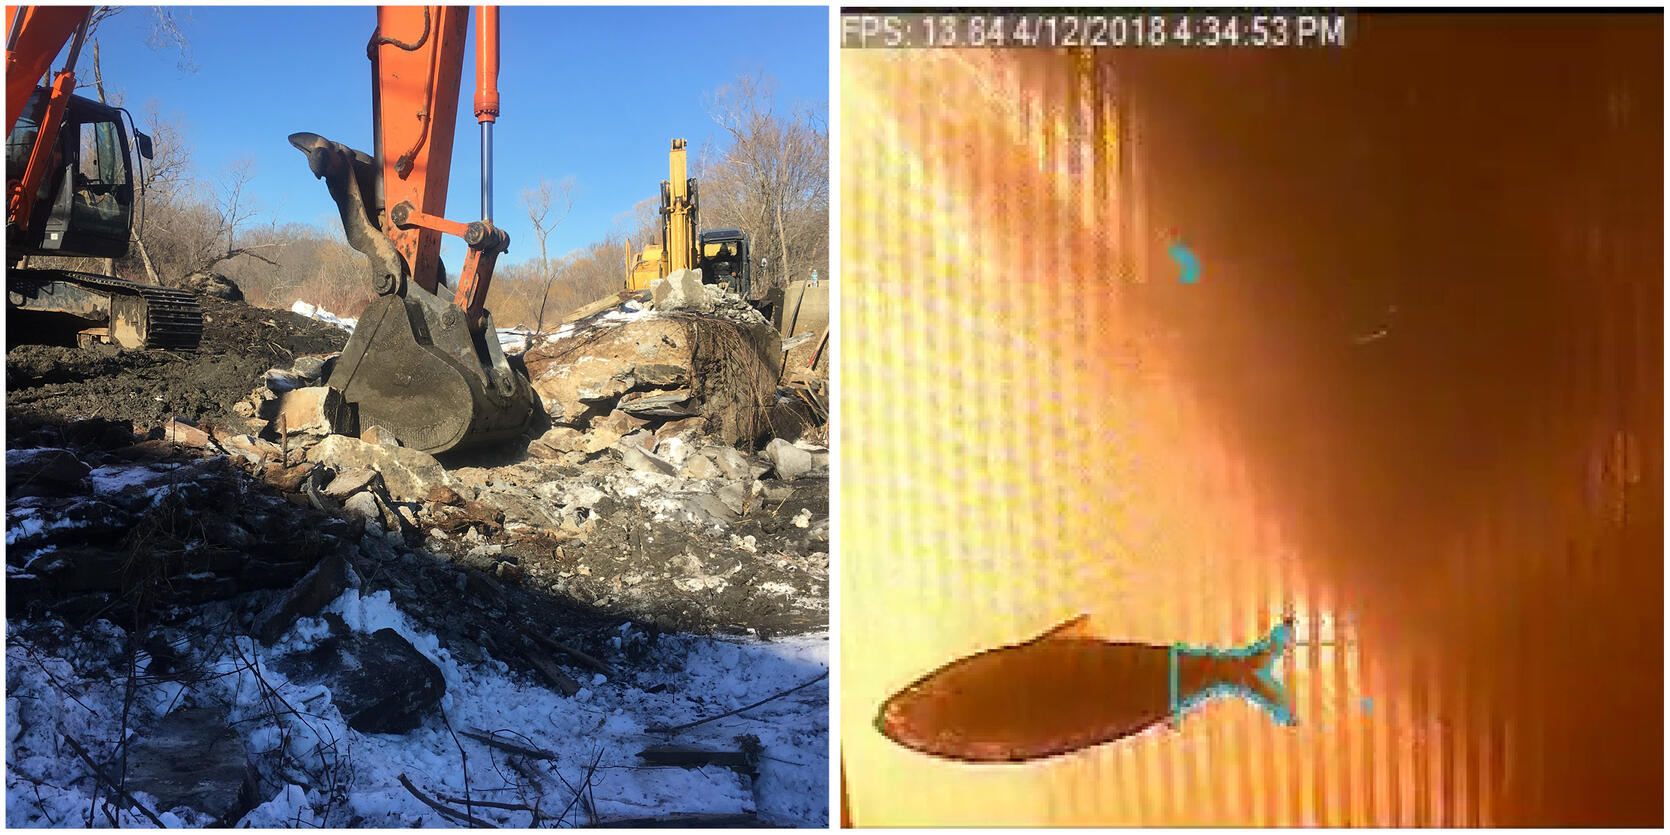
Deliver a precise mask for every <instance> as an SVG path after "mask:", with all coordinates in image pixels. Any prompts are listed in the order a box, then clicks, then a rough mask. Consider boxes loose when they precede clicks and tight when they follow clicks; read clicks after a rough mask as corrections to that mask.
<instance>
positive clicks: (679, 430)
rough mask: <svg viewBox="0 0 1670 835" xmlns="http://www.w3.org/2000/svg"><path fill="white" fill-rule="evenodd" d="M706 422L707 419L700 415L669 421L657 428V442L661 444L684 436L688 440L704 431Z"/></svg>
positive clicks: (657, 444)
mask: <svg viewBox="0 0 1670 835" xmlns="http://www.w3.org/2000/svg"><path fill="white" fill-rule="evenodd" d="M706 423H707V419H706V418H703V417H700V416H698V417H687V418H684V419H683V420H670V421H667V422H666V423H664V424H662V425H661V428H660V429H657V430H655V444H656V446H660V445H661V444H664V443H666V442H667V441H668V440H670V439H672V438H683V439H684V440H685V441H687V442H688V441H690V440H692V439H694V438H695V437H696V436H697V435H700V434H701V433H702V427H703V425H704V424H706Z"/></svg>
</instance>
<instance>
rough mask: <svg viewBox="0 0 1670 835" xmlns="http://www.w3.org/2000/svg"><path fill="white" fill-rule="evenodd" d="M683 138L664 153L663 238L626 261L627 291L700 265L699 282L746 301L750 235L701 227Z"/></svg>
mask: <svg viewBox="0 0 1670 835" xmlns="http://www.w3.org/2000/svg"><path fill="white" fill-rule="evenodd" d="M685 154H686V150H685V141H684V140H682V139H674V140H673V147H672V150H671V151H670V152H668V155H667V168H668V175H669V176H668V178H667V179H666V180H663V181H662V182H661V241H660V242H659V243H652V244H648V245H646V246H645V247H644V249H643V251H642V252H640V253H638V254H637V255H636V257H634V256H633V254H632V253H631V251H630V249H629V250H628V252H627V262H626V289H627V290H630V291H637V290H642V289H644V288H646V287H648V286H649V284H650V282H652V281H654V280H656V279H658V278H666V277H667V276H669V275H672V274H673V273H676V272H678V271H679V270H688V269H699V270H701V271H702V283H704V284H718V285H720V286H722V287H724V288H726V289H727V290H730V291H731V292H733V293H735V294H737V295H738V296H741V297H742V298H744V299H747V298H748V297H749V295H750V292H751V290H752V289H753V288H752V277H753V268H752V266H751V262H750V258H749V248H748V233H746V232H744V231H742V230H741V229H706V230H701V231H697V230H698V227H699V226H700V216H701V201H700V199H699V196H698V194H699V193H698V190H697V188H696V180H695V178H694V177H690V176H689V175H688V170H689V169H688V167H687V161H686V157H685Z"/></svg>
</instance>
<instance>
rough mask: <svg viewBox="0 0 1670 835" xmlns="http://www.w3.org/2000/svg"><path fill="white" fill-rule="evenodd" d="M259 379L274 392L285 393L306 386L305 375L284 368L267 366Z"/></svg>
mask: <svg viewBox="0 0 1670 835" xmlns="http://www.w3.org/2000/svg"><path fill="white" fill-rule="evenodd" d="M261 379H262V382H264V383H265V384H266V386H267V390H268V391H270V392H273V393H274V394H286V393H288V392H292V391H295V390H296V389H299V388H306V387H307V386H308V381H307V378H306V377H303V376H302V375H300V374H297V373H296V372H294V371H291V370H289V369H286V368H269V369H267V373H266V375H265V376H263V377H262V378H261Z"/></svg>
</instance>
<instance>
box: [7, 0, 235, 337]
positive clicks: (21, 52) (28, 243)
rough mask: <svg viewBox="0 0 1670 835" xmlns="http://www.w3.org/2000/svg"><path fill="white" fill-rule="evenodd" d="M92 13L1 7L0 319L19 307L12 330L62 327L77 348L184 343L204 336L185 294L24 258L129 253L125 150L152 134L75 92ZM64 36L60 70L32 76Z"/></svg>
mask: <svg viewBox="0 0 1670 835" xmlns="http://www.w3.org/2000/svg"><path fill="white" fill-rule="evenodd" d="M91 13H92V9H90V8H87V7H85V6H80V7H77V6H37V7H29V6H25V7H21V8H19V7H15V6H8V7H6V32H7V37H6V123H7V126H8V127H7V138H6V254H7V261H6V266H7V269H6V300H7V310H8V318H14V317H12V316H11V314H12V313H16V314H17V316H16V317H15V318H14V321H13V322H12V324H13V327H12V331H13V337H14V339H15V338H16V336H17V333H18V332H19V331H30V332H32V333H36V335H43V332H44V331H46V330H50V329H56V328H59V327H61V328H62V329H63V330H64V332H65V335H66V336H70V335H73V336H74V338H75V340H76V342H77V343H79V344H82V345H84V346H86V345H90V344H93V343H114V344H116V345H118V346H120V347H122V348H173V349H184V350H191V349H194V348H196V347H197V344H198V341H199V340H200V339H201V337H202V335H203V312H202V309H201V308H200V307H199V306H198V304H197V298H196V297H195V296H193V295H192V294H190V293H188V292H185V291H183V290H171V289H168V288H164V287H156V286H152V285H146V284H135V283H133V282H129V281H123V280H121V279H116V278H111V277H107V276H103V275H98V274H95V273H89V272H81V271H77V270H68V269H40V268H33V269H29V268H24V267H22V266H21V265H22V264H23V259H24V258H26V257H32V256H48V257H55V258H72V259H85V258H120V257H122V256H125V255H127V253H128V243H129V241H130V239H131V237H132V230H133V207H134V188H135V186H134V184H135V180H136V177H135V176H134V172H135V167H134V164H133V163H134V158H133V156H134V154H133V152H134V151H137V152H138V156H139V157H140V158H141V159H149V158H150V156H151V140H150V137H147V136H145V135H144V134H142V133H140V132H139V131H137V130H135V131H133V132H132V133H131V134H130V133H129V131H128V129H127V126H128V125H132V124H133V117H132V116H131V115H129V114H128V112H127V111H126V110H123V109H121V108H116V107H109V106H106V105H104V104H101V103H100V102H96V101H93V100H91V99H86V98H83V97H81V96H77V95H74V91H75V71H74V70H75V62H76V58H77V57H78V56H79V55H80V54H81V45H82V43H83V42H84V41H85V40H86V38H87V26H88V22H89V17H90V15H91ZM66 43H67V44H69V47H70V48H69V52H68V58H67V60H66V64H65V67H64V69H62V70H60V71H59V72H58V73H57V74H56V75H54V76H53V78H52V81H51V83H50V84H49V85H46V86H38V85H39V84H40V82H41V80H42V79H43V78H44V77H45V76H46V74H47V72H48V70H50V69H51V64H52V60H53V58H55V57H57V55H58V53H59V52H61V51H63V49H64V45H65V44H66ZM123 117H126V118H127V125H124V124H123ZM130 137H131V138H132V140H133V142H132V143H130V142H129V139H130ZM135 146H137V147H135ZM24 317H31V318H30V320H29V321H27V322H25V321H23V320H24Z"/></svg>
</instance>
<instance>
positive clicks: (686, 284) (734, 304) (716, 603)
mask: <svg viewBox="0 0 1670 835" xmlns="http://www.w3.org/2000/svg"><path fill="white" fill-rule="evenodd" d="M689 278H690V277H688V276H687V277H683V278H681V280H680V281H678V282H675V283H674V284H670V285H667V286H665V287H664V288H662V290H661V291H660V295H659V298H660V300H661V305H660V307H658V308H642V307H637V306H635V305H634V304H630V303H629V304H626V305H622V306H621V307H618V308H616V309H612V310H608V311H604V312H602V313H599V314H597V315H594V316H592V317H589V318H588V319H584V320H581V321H579V322H575V323H573V324H572V325H570V326H565V327H564V328H563V329H562V330H561V331H559V332H558V333H556V334H553V335H551V336H549V337H545V338H532V339H530V341H531V342H533V345H532V346H531V347H530V348H529V350H528V352H527V354H526V355H525V356H524V358H523V359H524V361H525V362H526V364H527V367H528V369H529V372H530V374H531V375H532V376H533V378H534V381H535V386H536V389H537V390H538V391H539V393H540V395H541V398H542V400H543V401H544V403H545V405H546V407H547V409H548V410H549V411H550V412H551V417H550V421H549V423H548V424H544V425H540V426H538V427H536V428H534V429H533V430H531V431H530V432H529V433H528V435H527V436H526V437H525V438H524V439H523V443H521V444H513V445H511V446H512V448H511V449H508V450H498V451H493V452H489V453H479V454H476V455H474V456H473V457H470V456H460V455H453V456H450V457H448V458H447V460H445V461H443V460H439V459H437V458H436V457H435V456H432V455H429V454H427V453H423V452H420V451H418V450H415V449H410V448H408V447H405V446H402V445H401V444H400V441H399V439H398V438H397V437H395V436H394V435H393V434H392V433H390V432H389V431H388V430H386V429H384V428H382V427H378V426H370V427H354V426H352V425H351V424H352V420H351V419H350V416H349V410H348V409H347V407H346V404H344V403H343V401H342V397H341V394H340V392H338V391H337V390H335V389H333V388H331V387H330V386H329V385H328V384H327V381H328V379H329V375H330V371H331V368H332V366H333V364H334V362H335V361H336V357H337V355H336V354H319V355H303V356H300V357H298V358H296V359H295V360H294V361H293V362H290V363H289V364H288V365H287V366H286V367H281V368H273V369H269V370H267V371H265V372H264V373H261V374H260V375H259V376H258V377H257V378H256V379H252V380H251V382H252V383H254V384H255V387H254V388H253V390H252V391H251V392H250V394H249V396H248V397H246V398H244V399H243V400H242V401H241V402H239V403H238V405H237V406H236V407H233V408H232V409H231V411H232V412H234V413H235V417H234V419H231V420H224V421H223V420H220V419H218V418H217V419H215V420H201V419H188V418H186V417H181V416H176V417H171V418H168V419H165V420H163V421H161V422H160V423H159V424H158V425H155V426H150V427H138V428H137V431H136V427H134V426H133V425H132V424H131V423H128V422H126V421H120V420H107V419H102V418H97V419H90V420H77V421H71V422H69V423H67V424H66V425H63V426H46V427H39V428H35V429H32V430H30V431H27V432H21V433H20V432H13V433H11V435H10V437H9V438H8V443H9V444H10V447H9V448H8V450H7V453H6V455H7V467H6V471H7V472H6V479H7V488H8V496H7V521H8V530H7V546H8V547H7V587H8V592H9V594H8V595H7V600H6V603H7V613H8V617H9V618H10V619H13V620H18V619H26V620H28V621H31V622H34V621H40V622H50V621H54V620H56V621H61V622H63V623H67V624H70V625H72V626H77V625H85V624H89V623H94V622H101V619H102V620H108V621H109V623H111V624H121V625H123V627H122V628H124V629H126V628H127V626H126V625H127V624H136V623H139V624H145V625H144V626H142V627H137V628H136V631H135V632H134V635H135V638H134V640H136V641H137V640H140V639H142V638H144V636H145V635H146V634H150V636H151V637H150V638H148V639H146V640H148V641H149V643H148V644H147V649H146V652H145V654H144V656H143V657H144V658H146V659H147V665H148V666H147V667H146V669H147V671H148V672H147V675H149V676H152V677H162V678H165V677H166V675H167V674H168V670H169V669H171V667H172V665H174V664H175V663H176V660H175V659H172V658H171V653H170V650H169V648H168V647H169V637H168V636H170V635H171V634H173V633H171V632H170V629H172V627H171V626H170V624H171V623H172V622H173V621H172V620H171V619H176V618H179V617H181V615H180V613H181V612H184V611H187V610H191V609H198V610H201V609H202V607H221V608H223V609H224V611H225V612H226V617H227V623H228V624H229V625H230V627H231V628H232V630H233V633H234V634H236V635H239V636H247V637H241V638H239V640H246V641H247V640H253V641H257V642H259V643H260V644H261V645H263V646H264V647H267V648H269V649H275V648H277V647H279V646H281V645H284V644H285V643H286V642H292V641H294V640H295V635H296V634H297V633H298V632H299V631H302V630H303V627H301V626H298V624H301V623H303V622H304V621H306V622H308V623H313V624H317V623H318V618H320V617H323V618H324V620H325V621H328V622H330V633H329V635H328V636H325V637H323V638H322V640H318V641H317V642H315V643H314V644H313V646H312V647H311V648H310V649H309V650H307V651H306V652H305V653H301V654H297V655H293V656H284V657H281V658H279V659H278V660H275V662H274V664H273V667H274V672H275V673H277V674H280V675H282V676H283V678H284V679H285V680H288V681H290V682H292V684H294V685H295V686H298V687H313V688H324V689H325V690H328V691H329V698H330V703H331V704H334V705H335V707H336V709H337V710H339V711H340V712H341V714H342V717H343V719H344V720H345V721H346V723H347V724H348V726H349V727H351V728H353V729H355V730H358V731H361V732H365V733H374V734H402V733H406V732H409V731H410V730H411V729H413V728H416V727H419V725H420V724H422V723H423V722H424V721H425V717H426V716H432V715H433V714H434V712H435V705H436V704H437V703H438V702H439V701H440V700H441V699H442V698H443V697H445V696H446V692H447V687H448V685H447V682H446V680H445V679H444V678H443V677H442V675H441V672H440V670H439V669H437V668H436V667H435V665H434V664H433V663H431V662H430V661H429V660H428V659H427V658H425V656H424V653H422V652H419V651H418V650H417V649H415V648H414V647H413V645H412V644H411V643H410V642H409V641H408V640H407V639H405V638H403V637H401V636H400V635H399V634H397V633H396V632H394V631H393V630H390V629H380V630H370V629H366V630H363V631H361V630H360V629H359V627H358V626H356V627H354V628H351V629H350V628H347V627H346V626H345V625H344V624H342V623H341V620H340V618H337V617H336V615H334V614H332V613H331V611H329V609H330V607H331V605H332V603H333V602H334V601H337V600H339V599H343V598H344V596H345V595H346V594H347V592H348V591H349V590H353V591H354V592H355V594H357V595H360V596H361V597H369V596H372V595H384V596H387V598H388V599H389V600H390V601H391V603H392V605H394V606H397V607H398V608H399V609H400V610H401V611H402V612H405V613H407V614H408V615H409V616H410V617H411V618H412V619H413V621H414V623H415V625H416V626H417V627H418V628H420V629H422V630H423V631H424V632H425V633H427V634H432V635H433V636H435V637H434V640H435V641H436V642H437V643H438V645H439V646H440V647H443V648H445V650H446V651H447V653H449V657H453V658H457V659H459V660H460V661H461V662H471V663H499V664H503V665H508V666H509V667H511V668H514V669H517V670H520V671H523V672H526V673H527V674H528V675H530V676H532V677H534V678H537V679H539V680H541V681H549V682H551V684H552V686H553V687H554V688H555V690H556V691H557V692H559V693H561V694H564V695H566V696H569V697H572V698H577V699H584V698H586V696H585V695H584V694H585V693H586V692H587V691H586V690H585V689H583V688H582V687H580V686H579V685H578V684H576V682H577V681H594V680H593V671H591V670H589V669H578V668H577V665H576V662H575V661H574V657H573V656H571V655H568V654H565V653H562V652H557V653H554V654H553V653H552V652H551V651H550V646H552V645H553V642H552V639H550V638H549V637H546V636H550V635H560V636H563V641H565V642H567V644H572V645H573V646H576V647H579V648H580V650H579V651H582V652H583V653H585V654H588V655H589V656H594V657H597V658H612V659H613V662H614V663H616V664H625V663H630V662H631V661H632V660H633V658H635V657H641V656H642V655H643V654H644V653H646V652H648V651H649V650H648V647H649V646H653V644H654V640H655V635H657V634H659V633H660V632H662V631H678V632H692V633H731V634H741V635H755V636H758V637H762V638H771V637H774V636H777V635H783V634H799V633H805V632H816V631H818V630H822V629H827V624H828V592H829V589H828V582H829V580H828V573H829V504H828V484H827V480H828V472H829V454H828V449H827V447H825V446H823V445H822V444H821V443H819V441H821V440H822V439H823V437H824V436H825V435H826V433H827V427H826V426H822V427H820V426H818V425H816V423H815V421H814V422H812V423H811V425H810V428H811V429H812V431H811V432H805V431H799V432H797V433H795V434H793V436H792V437H783V436H781V435H777V434H775V433H774V427H775V426H776V425H777V423H778V422H779V421H778V420H777V418H776V417H775V416H774V415H776V414H778V413H780V412H781V409H782V407H783V404H784V401H785V400H788V401H791V402H801V401H802V400H803V399H804V397H805V395H804V394H801V393H795V392H792V391H790V390H787V389H784V388H781V387H780V386H779V372H780V371H781V359H782V341H781V339H780V337H779V336H778V335H777V334H776V332H775V331H773V330H772V329H771V327H770V326H769V325H768V324H766V323H765V322H764V320H763V319H762V318H760V317H759V315H758V314H757V313H755V312H754V311H753V310H752V309H751V308H748V307H747V306H746V305H745V304H743V303H741V302H740V300H738V299H736V298H735V297H734V296H728V294H724V293H722V292H717V291H714V290H713V289H712V288H710V287H705V286H703V285H700V284H699V281H698V282H694V283H693V282H691V281H690V280H689ZM652 295H654V294H652ZM227 399H228V400H230V399H231V398H227ZM813 414H814V416H815V412H813ZM343 431H355V432H357V435H352V436H351V435H346V434H340V433H341V432H343ZM438 601H445V605H437V602H438ZM333 618H336V620H334V621H333V620H332V619H333ZM625 620H630V621H631V622H632V623H635V624H637V625H638V626H639V628H640V629H641V630H644V631H645V634H647V635H648V636H649V637H648V638H647V639H634V642H629V643H623V642H622V641H621V639H620V635H621V634H622V633H621V632H620V631H619V630H618V629H617V628H616V626H615V624H618V623H619V622H621V621H625ZM605 622H607V623H608V625H607V626H599V625H598V624H600V623H605ZM306 628H307V629H316V630H317V629H319V627H317V626H316V625H315V626H310V627H306ZM565 628H568V630H569V631H565ZM645 641H647V644H646V643H644V642H645ZM555 645H556V646H565V645H566V644H555ZM431 651H432V650H431V649H426V650H425V652H431ZM199 660H200V659H199ZM177 661H178V663H179V664H186V663H188V662H189V661H190V659H178V660H177ZM579 666H583V665H579ZM565 668H566V669H567V672H564V669H565ZM576 676H577V677H578V678H575V677H576ZM594 684H595V682H594ZM182 686H183V687H184V688H185V689H184V691H183V692H185V693H186V694H187V695H186V696H185V698H186V703H187V705H188V707H187V708H185V709H181V710H177V711H175V712H174V713H171V714H169V716H168V718H167V719H166V720H164V721H163V722H162V723H161V724H156V725H154V726H150V727H144V728H140V729H139V731H140V732H139V734H138V735H137V736H136V739H142V740H143V744H140V745H136V746H135V748H134V752H133V754H132V758H133V759H134V761H135V765H134V769H135V771H134V775H135V776H134V778H133V779H136V780H143V781H145V782H144V783H143V785H145V786H146V787H147V788H146V789H145V791H146V792H147V793H148V796H149V797H151V798H154V800H155V802H156V803H157V804H159V806H158V809H159V811H161V810H166V809H170V808H174V807H175V806H181V807H189V808H192V809H196V810H199V811H202V812H203V813H205V814H207V815H208V816H209V817H211V818H213V819H214V820H216V821H220V822H222V825H225V824H229V823H231V822H234V821H236V820H237V819H238V817H239V816H241V815H243V814H244V813H245V812H246V811H247V810H248V809H249V808H250V802H251V797H250V795H249V791H248V783H249V775H250V773H251V772H250V769H251V766H250V762H251V757H252V756H254V757H256V758H257V759H261V761H262V762H263V763H266V764H265V765H263V766H262V768H263V769H267V770H268V771H270V770H271V768H272V767H273V766H272V765H271V763H272V760H273V756H275V754H273V752H270V751H269V752H265V753H261V752H253V751H252V752H245V751H244V750H243V749H242V747H241V746H238V745H232V744H229V743H228V740H230V741H231V742H232V743H236V742H237V739H238V737H237V735H236V734H234V733H229V732H228V727H229V722H232V721H233V720H231V719H229V718H228V717H227V716H225V715H224V711H221V712H220V713H218V714H217V713H215V712H214V711H213V710H211V709H209V708H207V707H204V708H201V709H200V708H198V707H193V706H189V705H191V701H192V699H193V698H195V697H194V696H193V695H191V694H192V693H193V692H195V691H194V690H193V686H194V685H191V684H190V683H189V682H185V683H183V684H182ZM314 708H315V709H317V705H315V706H314ZM188 720H189V721H188ZM237 721H244V720H243V719H237ZM170 723H172V724H170ZM180 723H186V724H189V725H191V726H192V727H191V728H182V727H176V726H177V725H180ZM234 724H235V723H234ZM194 745H195V746H200V747H203V748H204V750H205V751H208V752H210V754H212V756H211V755H205V756H204V757H201V758H198V759H196V760H193V759H192V758H189V757H184V756H181V755H178V751H177V750H176V749H178V748H179V746H194ZM171 746H172V747H171ZM277 751H278V753H279V754H282V749H277ZM262 779H263V782H262V785H263V786H264V787H265V786H267V785H268V783H269V782H270V781H271V779H272V775H271V774H269V773H267V771H263V773H262ZM268 794H270V792H268ZM263 796H265V795H263Z"/></svg>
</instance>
